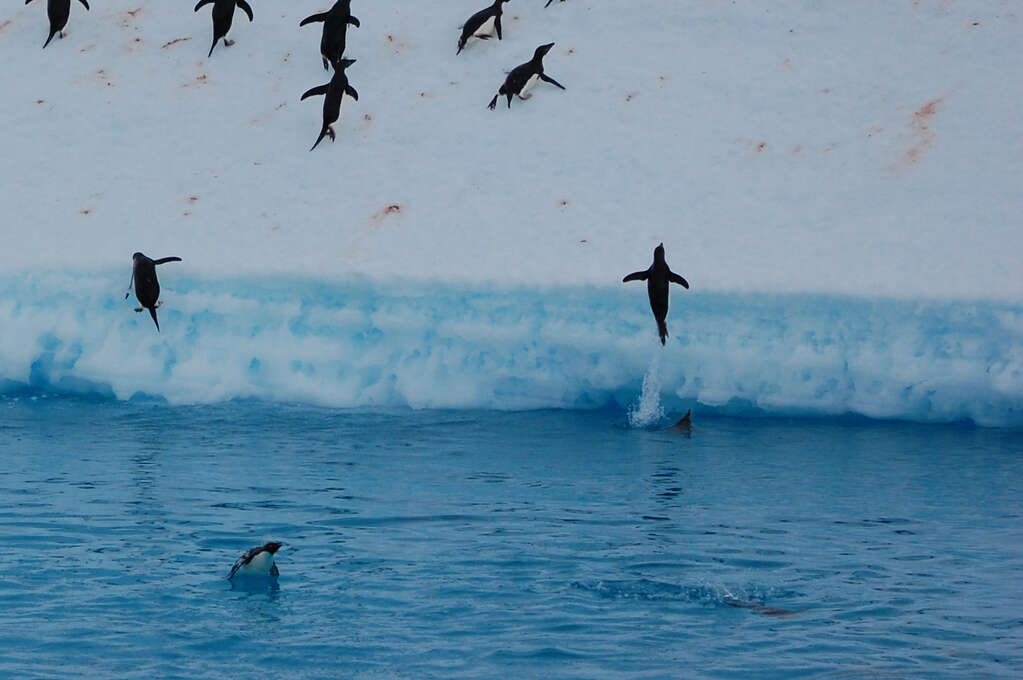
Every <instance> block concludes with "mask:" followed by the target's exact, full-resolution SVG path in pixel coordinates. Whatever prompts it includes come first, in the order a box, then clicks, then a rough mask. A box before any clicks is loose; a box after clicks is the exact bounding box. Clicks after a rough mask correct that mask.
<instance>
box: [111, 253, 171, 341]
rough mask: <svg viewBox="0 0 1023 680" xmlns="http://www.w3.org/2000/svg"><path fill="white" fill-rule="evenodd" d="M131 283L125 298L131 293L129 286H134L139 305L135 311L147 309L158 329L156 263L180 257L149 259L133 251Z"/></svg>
mask: <svg viewBox="0 0 1023 680" xmlns="http://www.w3.org/2000/svg"><path fill="white" fill-rule="evenodd" d="M131 261H132V266H131V283H130V284H129V285H128V288H129V292H128V293H125V295H124V297H125V299H127V298H128V296H129V295H131V288H132V287H134V288H135V297H136V298H137V299H138V301H139V305H140V306H139V307H137V308H136V309H135V311H136V312H141V311H142V310H143V309H148V310H149V315H150V316H152V317H153V323H155V324H156V330H157V331H159V330H160V321H159V320H158V319H157V318H156V309H157V307H159V306H160V305H161V304H162V303H161V302H160V281H159V279H157V278H156V265H158V264H164V263H166V262H181V258H180V257H163V258H160V259H159V260H151V259H149V258H148V257H146V256H145V255H143V254H142V253H135V254H133V255H132V256H131Z"/></svg>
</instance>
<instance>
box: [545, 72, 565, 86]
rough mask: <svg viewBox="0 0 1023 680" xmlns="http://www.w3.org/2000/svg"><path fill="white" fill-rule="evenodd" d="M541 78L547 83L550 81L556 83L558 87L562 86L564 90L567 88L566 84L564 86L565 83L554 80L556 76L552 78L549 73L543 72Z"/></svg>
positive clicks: (552, 83)
mask: <svg viewBox="0 0 1023 680" xmlns="http://www.w3.org/2000/svg"><path fill="white" fill-rule="evenodd" d="M540 80H542V81H544V82H545V83H550V84H551V85H554V86H556V87H560V88H561V89H562V90H564V89H565V86H564V85H562V84H561V83H559V82H558V81H556V80H554V78H551V77H550V76H549V75H547V74H546V73H541V74H540Z"/></svg>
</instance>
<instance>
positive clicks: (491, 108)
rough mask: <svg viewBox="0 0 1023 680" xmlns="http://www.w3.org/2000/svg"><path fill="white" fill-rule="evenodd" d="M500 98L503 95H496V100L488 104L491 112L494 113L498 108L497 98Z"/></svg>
mask: <svg viewBox="0 0 1023 680" xmlns="http://www.w3.org/2000/svg"><path fill="white" fill-rule="evenodd" d="M500 96H501V95H499V94H495V95H494V98H493V99H491V100H490V103H489V104H487V108H488V109H490V110H491V111H493V110H494V108H495V107H497V98H498V97H500Z"/></svg>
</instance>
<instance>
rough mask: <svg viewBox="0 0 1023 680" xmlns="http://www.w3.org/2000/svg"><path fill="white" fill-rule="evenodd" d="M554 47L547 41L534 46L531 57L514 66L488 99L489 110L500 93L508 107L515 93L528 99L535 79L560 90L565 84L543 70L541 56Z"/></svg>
mask: <svg viewBox="0 0 1023 680" xmlns="http://www.w3.org/2000/svg"><path fill="white" fill-rule="evenodd" d="M552 47H554V43H547V44H546V45H540V46H539V47H537V48H536V52H534V53H533V58H532V59H530V60H529V61H527V62H526V63H525V64H521V65H519V66H516V67H515V68H513V69H512V70H511V73H509V74H508V77H507V78H505V79H504V85H502V86H501V89H500V90H498V91H497V94H495V95H494V98H493V99H491V100H490V104H489V105H488V106H487V108H489V109H490V110H491V111H493V110H494V107H495V106H497V98H498V97H500V96H501V95H504V96H506V97H508V108H509V109H510V108H511V101H512V97H514V96H515V95H518V96H519V99H529V98H530V97H532V96H533V95H531V94H529V90H531V89H532V87H533V86H534V85H536V81H537V80H542V81H544V82H547V83H550V84H551V85H557V86H558V87H560V88H561V89H562V90H564V89H565V86H564V85H562V84H561V83H559V82H558V81H556V80H554V78H551V77H550V76H548V75H546V74H545V73H544V72H543V57H544V55H545V54H547V53H548V52H550V51H551V48H552Z"/></svg>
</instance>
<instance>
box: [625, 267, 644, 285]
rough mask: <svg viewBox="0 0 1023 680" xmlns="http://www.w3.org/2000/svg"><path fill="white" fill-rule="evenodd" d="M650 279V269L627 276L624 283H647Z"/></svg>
mask: <svg viewBox="0 0 1023 680" xmlns="http://www.w3.org/2000/svg"><path fill="white" fill-rule="evenodd" d="M649 277H650V270H649V269H644V270H643V271H641V272H632V273H631V274H629V275H628V276H626V277H625V278H624V279H622V283H628V282H629V281H646V280H647V279H648V278H649Z"/></svg>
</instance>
